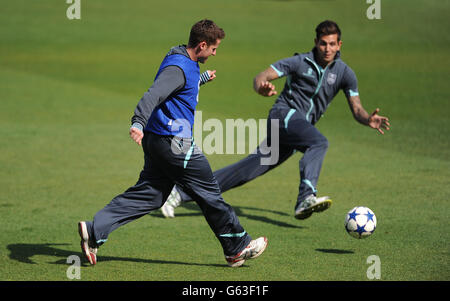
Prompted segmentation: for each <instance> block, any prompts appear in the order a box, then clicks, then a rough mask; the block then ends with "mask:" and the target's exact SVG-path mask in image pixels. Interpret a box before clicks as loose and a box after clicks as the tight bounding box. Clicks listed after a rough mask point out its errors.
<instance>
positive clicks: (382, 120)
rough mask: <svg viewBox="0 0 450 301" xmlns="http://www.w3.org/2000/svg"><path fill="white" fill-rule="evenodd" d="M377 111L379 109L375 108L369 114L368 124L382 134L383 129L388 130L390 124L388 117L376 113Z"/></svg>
mask: <svg viewBox="0 0 450 301" xmlns="http://www.w3.org/2000/svg"><path fill="white" fill-rule="evenodd" d="M378 112H380V109H378V108H377V109H376V110H375V111H374V112H373V113H372V115H370V116H369V120H368V124H369V126H370V127H371V128H373V129H376V130H377V131H378V132H380V133H381V134H384V131H383V129H385V130H389V129H390V128H389V127H390V126H391V125H390V124H389V118H387V117H384V116H380V115H378Z"/></svg>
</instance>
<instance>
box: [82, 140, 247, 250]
mask: <svg viewBox="0 0 450 301" xmlns="http://www.w3.org/2000/svg"><path fill="white" fill-rule="evenodd" d="M190 141H191V140H190V139H189V140H187V139H184V140H183V139H180V138H177V137H164V136H159V135H155V134H153V133H150V132H145V135H144V139H143V141H142V146H143V149H144V154H145V163H144V168H143V170H142V172H141V174H140V177H139V180H138V182H137V183H136V184H135V185H134V186H133V187H130V188H129V189H128V190H126V191H125V192H124V193H122V194H120V195H118V196H116V197H115V198H114V199H113V200H112V201H111V202H110V203H109V204H108V205H106V206H105V207H104V208H103V209H102V210H100V211H99V212H98V213H97V214H96V215H95V216H94V220H93V221H92V222H87V226H88V231H89V232H90V235H91V236H92V237H93V238H95V241H96V242H97V244H98V245H101V244H102V243H104V242H105V241H106V240H107V238H108V235H109V234H110V233H111V232H112V231H114V230H115V229H116V228H118V227H119V226H122V225H124V224H126V223H128V222H131V221H133V220H135V219H137V218H139V217H141V216H144V215H146V214H148V213H149V212H150V211H152V210H155V209H158V208H160V207H161V206H162V205H163V204H164V202H165V200H166V199H167V197H168V196H169V194H170V191H171V190H172V188H173V186H174V185H175V184H176V185H177V186H178V187H181V188H182V189H183V190H184V191H185V193H186V195H188V196H189V197H190V198H191V199H193V200H195V201H196V202H197V204H198V205H199V207H200V208H201V210H202V212H203V214H204V216H205V218H206V221H207V222H208V224H209V226H210V228H211V229H212V231H213V232H214V234H215V235H216V237H217V238H218V239H219V241H220V243H221V245H222V247H223V251H224V254H225V255H228V256H229V255H235V254H237V253H239V252H240V251H241V250H243V249H244V248H245V247H246V246H247V245H248V244H249V243H250V241H251V237H250V235H249V234H248V233H247V232H246V231H245V230H244V229H243V227H242V226H241V224H240V223H239V220H238V218H237V216H236V214H235V212H234V210H233V208H232V207H231V206H230V205H228V204H227V203H226V202H225V201H224V200H223V198H222V196H221V191H220V188H219V185H218V183H217V181H216V179H215V177H214V175H213V173H212V171H211V168H210V165H209V163H208V161H207V159H206V157H205V156H204V154H203V153H202V152H201V151H200V150H199V149H198V148H197V147H196V146H195V145H193V144H191V142H190Z"/></svg>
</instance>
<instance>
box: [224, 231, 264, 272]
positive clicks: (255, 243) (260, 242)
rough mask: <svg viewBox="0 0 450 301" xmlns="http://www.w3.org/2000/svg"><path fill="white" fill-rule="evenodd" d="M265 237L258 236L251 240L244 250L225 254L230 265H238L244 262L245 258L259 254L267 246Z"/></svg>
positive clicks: (251, 257)
mask: <svg viewBox="0 0 450 301" xmlns="http://www.w3.org/2000/svg"><path fill="white" fill-rule="evenodd" d="M267 243H268V241H267V238H266V237H259V238H257V239H255V240H252V241H251V242H250V243H249V244H248V246H247V247H245V249H244V250H242V251H241V252H239V253H238V254H237V255H234V256H225V259H226V261H227V263H228V265H229V266H230V267H233V268H234V267H239V266H241V265H243V264H244V262H245V260H246V259H253V258H256V257H258V256H259V255H261V254H262V253H263V252H264V250H265V249H266V247H267Z"/></svg>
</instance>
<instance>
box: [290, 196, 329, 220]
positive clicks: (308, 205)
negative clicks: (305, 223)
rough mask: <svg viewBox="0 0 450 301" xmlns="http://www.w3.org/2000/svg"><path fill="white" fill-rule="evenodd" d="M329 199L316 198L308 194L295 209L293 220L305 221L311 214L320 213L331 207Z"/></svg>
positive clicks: (326, 197)
mask: <svg viewBox="0 0 450 301" xmlns="http://www.w3.org/2000/svg"><path fill="white" fill-rule="evenodd" d="M331 203H332V201H331V199H330V197H328V196H323V197H320V198H318V197H316V196H315V195H314V194H310V195H309V196H308V197H306V199H305V200H304V201H302V202H301V203H300V204H299V205H298V206H297V208H295V218H297V219H305V218H308V217H310V216H311V214H313V212H322V211H324V210H327V209H328V208H330V206H331Z"/></svg>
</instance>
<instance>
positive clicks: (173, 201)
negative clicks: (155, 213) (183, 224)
mask: <svg viewBox="0 0 450 301" xmlns="http://www.w3.org/2000/svg"><path fill="white" fill-rule="evenodd" d="M180 204H181V195H180V193H179V192H178V191H177V189H176V188H175V187H173V189H172V191H171V192H170V195H169V197H168V198H167V201H166V202H165V203H164V205H163V206H162V207H161V212H162V214H163V215H164V216H165V217H168V218H174V217H175V208H177V207H178V206H180Z"/></svg>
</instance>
